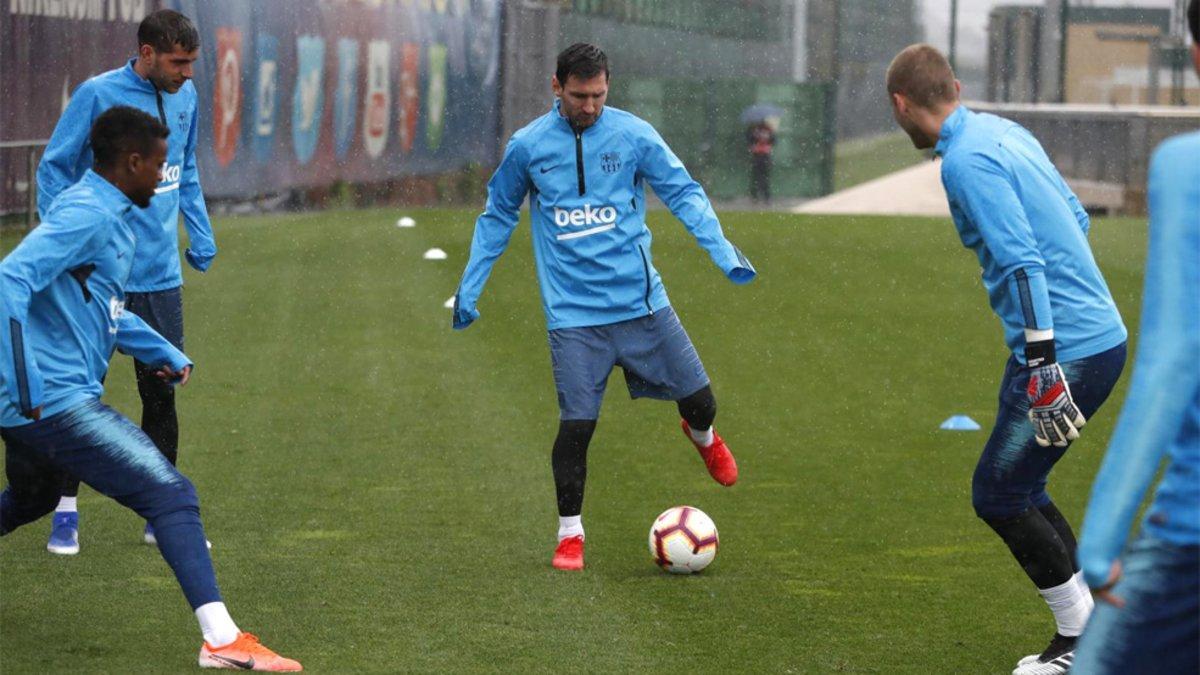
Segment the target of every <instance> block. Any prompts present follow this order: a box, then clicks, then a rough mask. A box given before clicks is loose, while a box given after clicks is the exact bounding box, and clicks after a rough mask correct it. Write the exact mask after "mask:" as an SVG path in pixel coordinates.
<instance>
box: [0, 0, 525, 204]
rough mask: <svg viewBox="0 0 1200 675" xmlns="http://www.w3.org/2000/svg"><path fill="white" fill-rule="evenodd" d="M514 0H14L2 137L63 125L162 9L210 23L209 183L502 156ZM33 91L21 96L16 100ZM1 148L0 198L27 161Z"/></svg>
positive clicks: (304, 178)
mask: <svg viewBox="0 0 1200 675" xmlns="http://www.w3.org/2000/svg"><path fill="white" fill-rule="evenodd" d="M500 4H501V0H369V1H366V0H110V1H106V2H35V1H34V0H7V1H4V2H0V22H2V25H0V34H3V35H4V36H5V38H4V40H2V41H0V99H2V100H3V102H4V104H3V105H0V141H13V140H18V139H45V138H48V137H49V136H50V133H51V132H52V131H53V129H54V125H55V123H56V122H57V120H58V117H59V114H60V113H61V111H62V109H63V107H64V106H65V104H66V101H67V100H69V96H70V92H71V91H73V90H74V88H75V87H76V86H78V84H79V83H80V82H81V81H82V80H84V79H85V78H87V77H90V76H92V75H95V74H98V73H100V72H104V71H106V70H110V69H112V68H118V67H121V66H123V65H124V63H125V62H126V61H127V60H128V59H130V58H132V57H133V56H134V55H135V53H136V50H137V38H136V33H137V24H138V22H140V21H141V19H142V18H143V17H144V16H145V15H146V14H147V13H149V12H150V11H153V10H154V9H157V8H159V7H169V8H171V9H176V10H178V11H180V12H182V13H183V14H185V15H187V16H188V17H189V18H191V19H192V21H193V22H194V23H195V24H196V27H197V29H198V30H199V32H200V41H201V45H200V58H199V60H198V61H197V62H196V65H195V79H194V81H193V84H194V85H195V87H196V91H197V94H198V99H199V106H200V109H199V119H200V123H199V125H198V131H199V138H198V142H197V149H196V155H197V161H198V163H199V166H200V178H201V183H202V184H203V186H204V191H205V194H206V195H207V196H209V197H211V198H220V197H250V196H254V195H259V194H266V193H272V192H279V191H283V190H286V189H289V188H297V187H299V188H303V187H314V186H322V185H329V184H331V183H332V182H334V181H338V180H342V181H349V182H379V181H383V180H388V179H392V178H398V177H402V176H410V175H421V174H435V173H441V172H447V171H454V170H456V169H459V168H461V167H463V166H465V165H467V164H470V163H482V164H491V163H494V162H495V161H496V157H497V153H498V151H499V148H500V147H501V145H502V139H500V138H498V137H497V134H498V133H499V132H498V129H499V122H500V120H499V77H498V73H499V67H500V24H499V17H500V14H501V12H500ZM15 101H20V105H16V104H14V103H12V102H15ZM14 156H15V155H14V154H13V153H11V152H6V153H0V210H3V208H4V207H5V206H6V205H11V204H18V205H19V204H20V203H22V202H23V199H24V197H23V196H22V190H23V189H26V188H27V186H26V185H24V182H25V178H24V171H23V170H21V171H15V170H14V169H13V167H12V166H10V165H12V164H13V163H14V162H16V163H18V164H19V163H20V162H19V160H14V159H13V157H14Z"/></svg>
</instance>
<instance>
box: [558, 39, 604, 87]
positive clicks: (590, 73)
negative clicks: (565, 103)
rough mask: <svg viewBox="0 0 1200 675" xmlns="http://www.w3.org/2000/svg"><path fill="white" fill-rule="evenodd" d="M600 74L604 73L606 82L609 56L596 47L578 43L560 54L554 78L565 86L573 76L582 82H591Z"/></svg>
mask: <svg viewBox="0 0 1200 675" xmlns="http://www.w3.org/2000/svg"><path fill="white" fill-rule="evenodd" d="M600 73H604V79H605V80H607V79H608V56H607V55H605V53H604V51H603V50H602V49H600V48H599V47H597V46H596V45H593V44H588V43H586V42H576V43H575V44H573V45H571V46H570V47H567V48H566V49H564V50H562V51H561V52H559V53H558V64H557V66H556V67H555V70H554V77H556V78H558V83H559V84H560V85H565V84H566V83H567V78H568V77H570V76H572V75H574V76H575V77H577V78H579V79H581V80H590V79H592V78H593V77H595V76H597V75H599V74H600Z"/></svg>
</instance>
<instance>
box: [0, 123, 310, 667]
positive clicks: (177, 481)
mask: <svg viewBox="0 0 1200 675" xmlns="http://www.w3.org/2000/svg"><path fill="white" fill-rule="evenodd" d="M167 135H168V131H167V128H166V127H165V126H164V125H162V124H161V123H160V122H159V121H158V120H157V119H155V118H153V117H151V116H149V115H147V114H146V113H144V112H142V111H140V110H136V109H134V108H129V107H126V106H117V107H115V108H110V109H109V110H107V111H105V112H104V113H102V114H101V115H100V116H99V117H98V118H97V119H96V123H95V125H94V127H93V131H92V133H91V135H90V139H89V144H90V147H91V153H92V155H93V157H94V170H89V171H86V172H84V175H83V178H82V179H80V181H79V182H78V183H77V184H76V185H74V186H72V187H70V188H67V189H66V190H63V191H62V192H61V193H60V194H59V196H58V197H57V198H55V200H54V202H53V203H51V204H50V205H49V206H48V207H47V208H46V210H45V215H44V216H43V220H42V224H41V225H39V226H38V227H37V229H35V230H33V232H31V233H30V234H29V235H28V236H27V237H25V239H24V240H23V241H22V242H21V243H20V245H18V246H17V248H16V249H14V250H13V251H12V253H10V254H9V255H8V256H7V257H5V258H4V260H3V261H0V287H3V288H4V293H3V295H2V296H0V297H2V300H0V324H2V325H3V326H4V330H2V331H0V383H2V384H3V388H2V392H3V396H0V438H3V440H4V447H5V470H6V471H7V473H8V486H7V487H6V488H5V489H4V492H3V493H2V494H0V535H5V534H8V533H9V532H12V531H13V530H15V529H16V528H18V527H20V526H22V525H24V524H26V523H30V522H33V521H35V520H37V519H38V518H41V517H42V516H44V515H46V514H47V513H49V512H50V511H51V510H52V509H53V508H54V505H55V504H56V503H57V502H58V499H59V494H58V490H59V487H60V485H61V482H62V477H63V475H64V474H70V475H72V476H76V477H78V478H80V479H81V480H83V481H84V482H85V483H87V484H88V485H90V486H92V488H94V489H95V490H97V491H98V492H100V493H102V494H105V495H107V496H109V497H112V498H113V499H115V500H117V501H118V502H119V503H121V504H123V505H125V506H127V507H129V508H131V509H133V510H134V511H136V512H137V514H138V515H139V516H141V517H143V518H145V519H146V520H147V521H148V522H150V523H151V524H153V525H154V527H155V532H156V535H157V537H158V548H159V550H160V551H161V552H162V556H163V558H164V559H165V560H166V561H167V564H169V565H170V566H171V569H172V570H174V572H175V577H176V579H178V580H179V584H180V586H182V588H183V593H184V595H185V596H187V600H188V602H189V603H190V604H191V606H192V609H193V610H195V613H196V618H197V619H198V620H199V622H200V629H201V632H202V633H203V636H204V644H203V645H202V646H201V648H200V657H199V662H200V665H201V666H205V667H209V668H231V669H244V670H300V664H299V663H297V662H295V661H292V660H290V659H285V658H282V657H280V656H279V655H277V654H275V653H274V652H272V651H271V650H269V649H267V648H266V647H264V646H262V645H261V644H259V642H258V639H257V638H255V637H254V636H253V635H250V634H249V633H242V632H240V631H239V630H238V628H237V626H236V624H234V622H233V619H232V618H230V616H229V612H228V611H227V610H226V608H225V604H224V602H222V600H221V593H220V591H219V590H218V589H217V581H216V576H215V575H214V573H213V567H212V560H211V558H209V554H208V549H207V547H206V545H205V538H204V527H203V525H202V524H201V522H200V505H199V502H198V501H197V499H196V490H195V488H193V487H192V484H191V482H190V481H188V479H187V478H185V477H184V476H183V475H182V474H180V473H179V471H177V470H176V469H175V467H174V466H173V465H172V464H171V463H170V462H168V461H167V459H166V457H164V456H163V454H162V453H160V452H159V451H158V450H157V449H156V448H155V446H154V444H153V442H152V441H151V440H150V438H149V437H148V436H147V435H146V434H145V432H143V431H142V430H141V429H139V428H138V427H136V426H134V424H133V423H132V422H130V421H129V420H128V419H126V418H125V417H124V416H122V415H121V414H120V413H118V412H116V411H115V410H113V409H112V408H109V407H108V406H106V405H104V404H103V403H101V402H100V396H101V394H103V391H104V389H103V385H102V382H103V381H104V376H105V374H106V371H107V370H108V361H109V358H110V357H111V356H112V352H113V350H114V349H120V350H121V351H122V352H125V353H127V354H130V355H132V356H133V357H134V358H137V359H139V360H141V361H142V362H143V363H146V364H149V365H150V368H151V374H152V375H153V377H156V378H158V379H159V380H161V381H162V382H163V383H164V385H166V386H173V385H175V384H179V385H183V384H186V383H187V381H188V377H189V376H190V375H191V371H192V362H191V361H189V360H188V358H187V357H186V356H185V355H184V354H183V352H181V351H180V350H179V349H177V348H176V347H175V346H174V345H172V344H171V343H170V342H168V341H167V340H165V339H164V338H163V337H162V336H160V335H159V334H158V333H156V332H155V331H154V329H153V328H150V327H149V326H148V325H147V324H146V322H145V321H143V320H142V319H141V318H139V317H138V316H137V315H136V314H132V313H130V312H126V311H124V304H125V297H126V295H125V288H124V285H125V280H126V278H127V277H128V275H129V271H130V269H131V268H132V267H133V266H134V265H135V264H137V263H136V260H135V259H134V244H135V241H136V237H137V235H136V234H135V228H134V226H133V225H132V222H133V219H132V218H130V217H129V213H130V212H131V211H132V210H133V208H134V207H135V206H136V207H138V208H141V209H145V208H147V207H149V206H150V203H151V197H153V196H154V193H155V187H156V186H157V185H158V184H159V171H160V170H161V168H162V166H163V164H164V163H165V160H166V156H167V142H166V139H167Z"/></svg>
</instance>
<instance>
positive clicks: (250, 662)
mask: <svg viewBox="0 0 1200 675" xmlns="http://www.w3.org/2000/svg"><path fill="white" fill-rule="evenodd" d="M208 656H209V657H210V658H214V659H216V660H218V661H220V662H221V663H224V664H228V665H231V666H233V667H234V668H241V669H242V670H254V657H253V656H251V657H250V658H249V659H247V660H245V661H238V660H237V659H231V658H228V657H225V656H218V655H217V654H209V655H208Z"/></svg>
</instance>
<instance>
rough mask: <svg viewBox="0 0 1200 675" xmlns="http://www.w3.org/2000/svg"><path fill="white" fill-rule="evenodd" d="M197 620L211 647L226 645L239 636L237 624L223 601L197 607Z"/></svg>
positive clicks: (205, 639)
mask: <svg viewBox="0 0 1200 675" xmlns="http://www.w3.org/2000/svg"><path fill="white" fill-rule="evenodd" d="M196 620H197V621H199V622H200V632H201V633H204V641H205V642H207V643H208V646H209V647H224V646H225V645H227V644H229V643H231V642H233V641H234V640H236V639H237V637H238V632H239V631H238V627H237V624H235V623H234V622H233V617H231V616H229V610H227V609H225V603H223V602H210V603H208V604H206V605H200V606H199V607H197V608H196Z"/></svg>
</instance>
